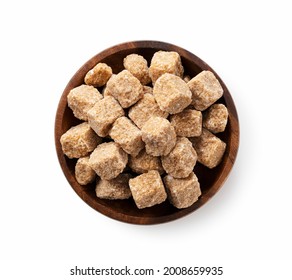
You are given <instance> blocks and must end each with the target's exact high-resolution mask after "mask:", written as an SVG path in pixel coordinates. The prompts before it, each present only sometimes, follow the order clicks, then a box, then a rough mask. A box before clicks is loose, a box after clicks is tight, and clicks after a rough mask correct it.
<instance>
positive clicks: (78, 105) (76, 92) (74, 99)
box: [67, 85, 102, 121]
mask: <svg viewBox="0 0 292 280" xmlns="http://www.w3.org/2000/svg"><path fill="white" fill-rule="evenodd" d="M100 99H102V95H101V94H100V93H99V91H98V90H97V89H96V88H95V87H93V86H88V85H81V86H79V87H76V88H73V89H71V90H70V92H69V94H68V96H67V101H68V106H69V107H70V108H71V110H72V111H73V114H74V116H75V117H76V118H78V119H80V120H84V121H87V112H88V111H89V110H90V109H91V108H92V107H93V106H94V104H95V103H96V102H97V101H98V100H100Z"/></svg>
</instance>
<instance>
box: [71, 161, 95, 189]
mask: <svg viewBox="0 0 292 280" xmlns="http://www.w3.org/2000/svg"><path fill="white" fill-rule="evenodd" d="M75 178H76V180H77V182H78V183H79V184H80V185H87V184H89V183H92V182H93V181H94V180H95V178H96V173H95V172H94V170H93V169H92V168H91V167H90V165H89V156H87V157H82V158H79V159H78V160H77V163H76V165H75Z"/></svg>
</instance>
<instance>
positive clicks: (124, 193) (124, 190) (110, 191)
mask: <svg viewBox="0 0 292 280" xmlns="http://www.w3.org/2000/svg"><path fill="white" fill-rule="evenodd" d="M130 178H131V175H130V174H126V173H123V174H120V175H118V177H116V178H114V179H111V180H104V179H100V180H98V181H97V183H96V187H95V193H96V196H97V197H99V198H103V199H112V200H113V199H128V198H129V197H131V196H132V193H131V190H130V188H129V179H130Z"/></svg>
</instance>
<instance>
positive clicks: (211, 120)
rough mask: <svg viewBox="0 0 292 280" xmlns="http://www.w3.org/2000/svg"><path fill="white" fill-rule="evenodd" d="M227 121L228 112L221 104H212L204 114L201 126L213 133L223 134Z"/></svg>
mask: <svg viewBox="0 0 292 280" xmlns="http://www.w3.org/2000/svg"><path fill="white" fill-rule="evenodd" d="M227 121H228V110H227V108H226V107H225V105H223V104H213V105H212V106H211V107H210V108H209V109H208V110H207V111H205V112H204V117H203V126H204V127H205V128H207V129H208V130H209V131H211V132H213V133H218V132H223V131H224V130H225V128H226V125H227Z"/></svg>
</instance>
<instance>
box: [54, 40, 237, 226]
mask: <svg viewBox="0 0 292 280" xmlns="http://www.w3.org/2000/svg"><path fill="white" fill-rule="evenodd" d="M159 50H165V51H176V52H178V53H179V54H180V56H181V60H182V64H183V66H184V73H185V74H186V75H189V76H190V77H191V78H192V77H194V76H195V75H197V74H198V73H200V72H201V71H202V70H210V71H212V72H213V73H214V74H215V75H216V77H217V78H218V80H219V81H220V83H221V85H222V87H223V89H224V94H223V97H222V98H220V99H219V100H218V102H217V103H223V104H225V105H226V107H227V108H228V112H229V119H228V123H227V127H226V129H225V131H224V132H223V133H219V134H217V136H218V137H219V138H221V139H222V140H223V141H224V142H225V143H226V144H227V147H226V152H225V154H224V157H223V160H222V162H221V163H220V164H219V165H218V166H217V167H215V168H214V169H212V170H210V169H208V168H207V167H204V166H203V165H201V164H200V163H198V162H197V164H196V166H195V168H194V172H195V174H196V175H197V177H198V179H199V182H200V186H201V190H202V195H201V197H200V198H199V200H198V201H197V202H196V203H194V204H193V205H192V206H191V207H189V208H186V209H177V208H175V207H174V206H172V205H171V204H170V203H169V202H168V201H165V202H163V203H162V204H159V205H156V206H154V207H150V208H145V209H138V208H137V207H136V205H135V203H134V201H133V199H132V198H131V199H128V200H116V201H112V200H104V199H99V198H97V197H96V195H95V184H94V183H92V184H90V185H87V186H81V185H79V184H78V183H77V181H76V179H75V175H74V169H75V164H76V161H77V160H76V159H69V158H67V157H66V156H65V155H64V154H63V152H62V148H61V144H60V137H61V135H62V134H63V133H65V132H66V131H67V130H68V129H69V128H70V127H71V126H74V125H77V124H78V123H80V122H81V121H80V120H78V119H76V118H75V117H74V116H73V113H72V111H71V109H70V108H69V107H68V106H67V95H68V93H69V91H70V90H71V89H72V88H74V87H77V86H79V85H81V84H83V83H84V82H83V80H84V77H85V74H86V73H87V72H88V71H89V70H90V69H91V68H93V67H94V66H95V65H96V64H97V63H99V62H104V63H107V64H108V65H109V66H111V67H112V69H113V73H115V74H116V73H118V72H120V71H121V70H123V59H124V58H125V57H126V56H127V55H128V54H131V53H137V54H140V55H142V56H143V57H144V58H145V59H146V60H147V61H148V65H149V64H150V61H151V58H152V56H153V54H154V53H155V52H156V51H159ZM55 144H56V150H57V155H58V159H59V162H60V165H61V167H62V170H63V172H64V174H65V176H66V178H67V180H68V182H69V183H70V185H71V186H72V188H73V189H74V190H75V192H76V193H77V194H78V195H79V196H80V198H81V199H82V200H83V201H85V202H86V203H87V204H88V205H90V206H91V207H92V208H94V209H95V210H97V211H99V212H100V213H102V214H104V215H106V216H108V217H110V218H113V219H116V220H119V221H123V222H128V223H134V224H156V223H162V222H167V221H171V220H175V219H178V218H180V217H183V216H185V215H187V214H189V213H191V212H193V211H195V210H196V209H198V208H199V207H200V206H202V205H203V204H205V203H206V202H207V201H208V200H209V199H210V198H211V197H212V196H213V195H214V194H215V193H216V192H217V191H218V190H219V189H220V187H221V186H222V185H223V183H224V181H225V180H226V178H227V176H228V174H229V173H230V171H231V168H232V166H233V164H234V161H235V158H236V154H237V150H238V145H239V125H238V117H237V112H236V108H235V105H234V102H233V100H232V97H231V95H230V93H229V91H228V89H227V87H226V86H225V84H224V82H223V81H222V80H221V79H220V77H219V76H218V75H217V74H216V72H215V71H214V70H213V69H212V68H211V67H210V66H209V65H207V64H206V63H205V62H204V61H202V60H201V59H200V58H198V57H197V56H195V55H194V54H192V53H190V52H189V51H187V50H184V49H182V48H180V47H178V46H175V45H172V44H168V43H163V42H157V41H137V42H129V43H123V44H120V45H117V46H114V47H111V48H109V49H106V50H104V51H103V52H101V53H99V54H97V55H96V56H94V57H93V58H91V59H90V60H89V61H88V62H86V63H85V64H84V65H83V66H82V67H81V68H80V69H79V70H78V71H77V72H76V74H75V75H74V76H73V77H72V79H71V80H70V81H69V83H68V85H67V86H66V88H65V90H64V92H63V94H62V96H61V99H60V102H59V106H58V109H57V113H56V120H55Z"/></svg>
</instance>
